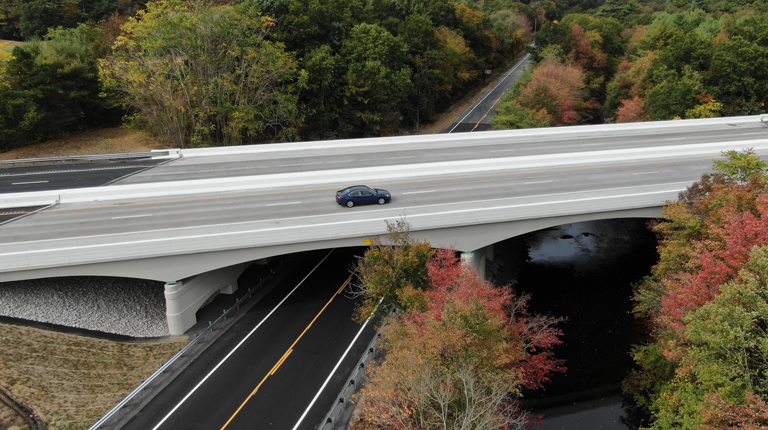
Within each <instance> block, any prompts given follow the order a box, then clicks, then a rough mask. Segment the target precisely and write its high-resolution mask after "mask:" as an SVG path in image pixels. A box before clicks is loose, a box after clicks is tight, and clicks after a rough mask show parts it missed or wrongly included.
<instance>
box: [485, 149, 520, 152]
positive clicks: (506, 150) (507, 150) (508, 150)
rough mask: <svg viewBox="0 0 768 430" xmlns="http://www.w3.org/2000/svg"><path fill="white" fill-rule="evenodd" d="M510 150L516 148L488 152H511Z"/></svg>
mask: <svg viewBox="0 0 768 430" xmlns="http://www.w3.org/2000/svg"><path fill="white" fill-rule="evenodd" d="M510 151H516V150H515V149H495V150H493V151H488V152H510Z"/></svg>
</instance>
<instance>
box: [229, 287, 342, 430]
mask: <svg viewBox="0 0 768 430" xmlns="http://www.w3.org/2000/svg"><path fill="white" fill-rule="evenodd" d="M354 275H355V274H354V273H352V274H351V275H349V277H348V278H347V280H346V281H344V283H343V284H341V287H339V289H338V290H337V291H336V293H335V294H334V295H333V296H332V297H331V298H330V299H329V300H328V303H326V304H325V306H323V308H322V309H320V312H318V313H317V315H315V318H313V319H312V322H310V323H309V325H308V326H307V327H306V328H305V329H304V331H302V332H301V334H300V335H299V337H297V338H296V340H295V341H293V344H291V346H290V347H288V350H287V351H286V352H285V354H283V356H282V357H280V360H278V361H277V363H275V365H274V366H273V367H272V369H271V370H270V371H269V373H267V375H266V376H265V377H264V379H262V380H261V382H259V385H257V386H256V388H254V389H253V391H251V394H249V395H248V397H246V399H245V401H243V403H242V404H241V405H240V407H239V408H237V410H236V411H235V413H234V414H232V416H231V417H229V419H228V420H227V422H226V423H225V424H224V427H222V428H221V430H224V429H225V428H227V426H228V425H229V423H231V422H232V420H233V419H235V417H236V416H237V414H239V413H240V410H242V409H243V407H244V406H245V404H246V403H248V401H249V400H251V397H253V395H254V394H256V392H257V391H259V388H261V386H262V384H264V381H266V380H267V378H269V377H270V376H272V375H274V374H275V372H277V369H279V368H280V366H281V365H282V364H283V363H284V362H285V360H286V359H287V358H288V356H289V355H291V353H292V352H293V347H294V346H296V344H297V343H299V340H301V338H302V337H304V334H305V333H306V332H307V330H309V328H310V327H312V324H314V323H315V321H317V319H318V318H319V317H320V314H322V313H323V312H324V311H325V309H326V308H327V307H328V305H330V304H331V302H332V301H333V299H335V298H336V296H338V295H339V294H341V292H342V291H344V289H345V288H347V285H349V283H350V282H351V281H352V276H354Z"/></svg>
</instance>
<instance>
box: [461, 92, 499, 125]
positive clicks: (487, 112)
mask: <svg viewBox="0 0 768 430" xmlns="http://www.w3.org/2000/svg"><path fill="white" fill-rule="evenodd" d="M506 93H507V92H506V91H504V92H503V93H501V95H500V96H499V98H497V99H496V101H495V102H493V104H492V105H491V107H489V108H488V110H487V111H486V112H485V115H483V117H482V118H480V121H478V122H477V124H475V126H474V127H472V130H469V132H470V133H472V132H473V131H475V129H476V128H477V126H478V125H480V123H481V122H483V120H484V119H485V117H487V116H488V114H489V113H491V109H493V107H494V106H496V103H498V102H499V100H501V98H502V97H504V94H506Z"/></svg>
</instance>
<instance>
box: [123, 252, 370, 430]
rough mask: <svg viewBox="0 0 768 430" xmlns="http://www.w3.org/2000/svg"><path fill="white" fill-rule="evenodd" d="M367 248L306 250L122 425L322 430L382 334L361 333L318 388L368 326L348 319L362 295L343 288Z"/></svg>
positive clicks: (143, 429) (192, 429) (190, 429)
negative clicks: (286, 272)
mask: <svg viewBox="0 0 768 430" xmlns="http://www.w3.org/2000/svg"><path fill="white" fill-rule="evenodd" d="M361 253H362V249H357V248H356V249H337V250H333V251H331V252H329V251H327V250H326V251H322V252H314V253H309V254H310V255H309V256H308V257H307V258H306V259H305V260H304V261H303V262H302V263H301V264H300V265H299V267H298V269H296V270H295V271H294V272H293V273H291V274H290V275H288V277H286V278H285V279H284V280H283V282H281V283H280V285H278V286H277V287H275V289H274V290H272V291H271V292H270V293H269V294H268V295H267V296H265V297H264V298H263V299H262V300H260V301H259V302H258V303H257V304H256V305H255V306H254V307H253V308H252V309H251V310H250V311H249V312H248V313H247V314H246V315H244V316H243V317H242V318H241V319H240V320H239V321H238V323H237V324H235V325H234V326H233V327H232V328H230V329H229V330H228V331H227V332H226V333H224V334H222V335H221V337H219V338H218V339H217V340H216V341H215V343H214V344H213V345H211V346H210V347H209V348H208V349H207V350H206V351H205V352H203V353H202V355H201V356H200V357H199V358H198V359H197V360H195V361H194V362H193V363H191V364H190V365H189V366H188V367H187V368H186V369H185V370H184V371H183V372H182V373H181V374H180V375H179V376H178V377H177V378H176V379H175V380H174V381H172V382H171V383H170V385H168V386H167V387H166V388H165V389H164V390H163V391H161V393H160V394H158V396H157V397H156V398H155V399H153V401H152V402H151V403H149V405H148V406H147V407H145V408H144V409H142V410H141V411H139V412H138V413H137V414H136V415H135V417H134V418H133V419H132V420H131V421H129V422H128V423H127V424H126V426H124V427H123V429H126V430H130V429H135V430H149V429H184V430H195V429H206V430H212V429H215V430H218V429H222V430H223V429H229V430H236V429H249V430H252V429H281V430H282V429H287V430H290V429H301V430H304V429H307V430H308V429H314V428H316V427H317V426H318V425H319V424H321V421H322V420H323V419H324V417H325V415H326V414H327V413H328V411H329V410H330V408H331V407H332V406H333V405H334V403H335V401H336V400H337V399H336V397H335V396H336V395H338V393H339V392H340V391H341V389H342V387H343V386H344V385H345V384H346V383H347V378H348V376H349V375H350V374H351V373H352V370H353V368H354V367H355V366H356V365H357V360H359V358H360V357H361V356H362V355H363V352H364V351H365V349H366V347H367V345H368V343H369V342H370V340H371V339H372V338H373V336H374V334H375V332H374V330H373V328H372V327H371V326H370V325H368V326H367V327H366V328H365V329H364V330H363V332H362V334H361V335H360V336H359V337H358V341H357V343H356V344H355V346H353V348H352V349H351V350H350V352H349V353H348V355H347V357H346V359H345V360H343V361H342V362H341V365H340V366H339V368H338V369H337V371H336V372H335V373H334V374H333V376H332V378H331V380H330V382H329V383H328V385H326V386H325V388H324V389H323V390H322V391H321V390H320V389H321V387H322V386H323V383H324V382H325V380H326V379H327V378H328V376H329V374H331V371H332V370H333V368H334V366H336V364H337V363H339V361H340V360H341V356H342V354H343V353H344V351H345V350H346V349H347V347H348V346H349V344H350V343H351V342H352V339H353V338H354V337H355V336H356V335H357V334H358V332H359V331H360V330H361V326H360V325H359V324H357V323H355V322H353V321H352V320H351V316H352V312H353V309H354V307H355V304H356V303H357V302H356V301H355V300H352V299H350V298H347V297H346V296H345V294H344V292H343V289H344V285H345V283H346V282H347V280H348V279H349V278H350V273H349V271H348V270H347V268H348V267H350V264H351V263H352V262H353V261H354V256H355V255H360V254H361ZM241 288H242V286H241ZM318 392H319V393H320V395H319V397H318V398H317V400H316V401H315V402H314V403H312V400H313V398H314V397H315V396H316V395H317V394H318ZM305 412H306V414H305ZM302 416H304V418H303V420H301V422H299V418H300V417H302Z"/></svg>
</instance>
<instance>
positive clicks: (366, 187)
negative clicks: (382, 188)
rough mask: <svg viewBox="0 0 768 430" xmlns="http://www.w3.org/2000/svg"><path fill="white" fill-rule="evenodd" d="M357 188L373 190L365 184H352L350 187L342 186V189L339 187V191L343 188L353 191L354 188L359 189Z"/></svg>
mask: <svg viewBox="0 0 768 430" xmlns="http://www.w3.org/2000/svg"><path fill="white" fill-rule="evenodd" d="M359 189H366V190H373V189H375V188H372V187H369V186H367V185H352V186H350V187H346V188H343V189H341V190H339V191H344V190H349V191H355V190H359Z"/></svg>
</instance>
